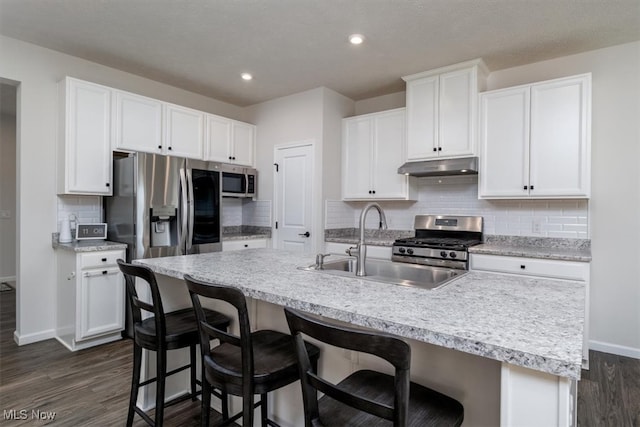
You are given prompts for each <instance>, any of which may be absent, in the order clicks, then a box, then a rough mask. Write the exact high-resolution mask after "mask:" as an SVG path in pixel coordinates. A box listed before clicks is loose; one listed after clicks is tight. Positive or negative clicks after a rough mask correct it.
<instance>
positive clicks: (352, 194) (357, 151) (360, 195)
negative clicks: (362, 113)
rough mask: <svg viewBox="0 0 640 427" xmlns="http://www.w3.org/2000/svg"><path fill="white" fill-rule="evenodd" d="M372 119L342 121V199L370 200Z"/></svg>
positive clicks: (361, 118) (360, 118)
mask: <svg viewBox="0 0 640 427" xmlns="http://www.w3.org/2000/svg"><path fill="white" fill-rule="evenodd" d="M372 128H373V125H372V119H371V118H370V116H369V117H358V118H350V119H345V120H344V121H343V137H342V198H343V199H370V198H372V197H373V193H372V192H373V189H372V188H371V160H372V153H371V147H372V138H373V135H372Z"/></svg>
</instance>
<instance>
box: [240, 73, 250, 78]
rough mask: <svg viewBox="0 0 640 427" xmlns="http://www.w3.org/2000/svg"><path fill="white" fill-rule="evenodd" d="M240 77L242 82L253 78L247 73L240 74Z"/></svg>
mask: <svg viewBox="0 0 640 427" xmlns="http://www.w3.org/2000/svg"><path fill="white" fill-rule="evenodd" d="M240 77H242V80H251V79H253V76H252V75H251V74H249V73H242V74H240Z"/></svg>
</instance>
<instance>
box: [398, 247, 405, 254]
mask: <svg viewBox="0 0 640 427" xmlns="http://www.w3.org/2000/svg"><path fill="white" fill-rule="evenodd" d="M398 252H400V253H401V254H403V253H405V252H406V249H405V248H400V249H398Z"/></svg>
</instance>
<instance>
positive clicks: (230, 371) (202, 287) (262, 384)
mask: <svg viewBox="0 0 640 427" xmlns="http://www.w3.org/2000/svg"><path fill="white" fill-rule="evenodd" d="M184 280H185V282H186V283H187V287H188V288H189V293H190V294H191V300H192V302H193V308H194V310H195V312H196V316H197V318H198V326H199V328H200V341H201V344H200V347H201V348H203V349H204V352H205V353H204V358H203V359H204V362H203V364H204V367H205V376H204V380H205V381H203V386H202V419H203V420H204V423H203V424H202V425H203V426H206V425H208V422H209V405H210V393H209V391H210V387H211V386H215V387H216V388H219V389H220V390H222V391H223V392H227V393H229V394H232V395H234V396H241V397H242V411H241V412H239V413H237V414H235V415H234V416H232V417H231V418H228V419H226V420H225V421H224V422H223V423H222V424H219V427H220V426H226V425H228V424H230V423H232V422H234V421H235V420H237V419H238V418H240V417H242V425H243V426H244V427H253V411H254V409H255V408H257V407H258V406H260V410H261V411H260V417H261V421H262V427H266V426H267V425H270V426H276V427H278V424H276V423H275V422H274V421H272V420H270V419H269V418H268V417H267V408H268V400H267V395H268V393H269V392H271V391H273V390H276V389H278V388H280V387H284V386H286V385H288V384H291V383H292V382H294V381H296V380H298V378H299V377H298V375H299V374H298V363H297V358H296V353H295V347H294V345H293V340H292V338H291V335H288V334H283V333H281V332H277V331H271V330H259V331H254V332H251V327H250V325H249V314H248V311H247V302H246V299H245V297H244V294H243V293H242V292H241V291H240V290H238V289H235V288H231V287H228V286H223V285H218V284H211V283H205V282H202V281H199V280H196V279H194V278H193V277H191V276H189V275H185V276H184ZM200 297H204V298H210V299H214V300H221V301H225V302H227V303H229V304H231V305H232V306H233V307H235V309H236V310H237V312H238V323H239V326H240V336H237V335H233V334H230V333H227V332H225V331H221V330H220V329H216V328H214V327H212V325H211V324H209V322H208V321H207V320H205V319H204V312H203V309H202V305H201V302H200ZM215 338H217V339H219V340H220V343H221V344H220V345H219V346H217V347H214V348H213V349H209V348H208V345H207V344H208V343H209V341H210V340H211V339H215ZM302 345H303V346H304V348H305V351H306V352H307V354H308V355H309V364H310V367H309V369H310V370H314V371H315V370H316V369H317V361H318V356H319V353H320V350H319V349H318V347H316V346H314V345H312V344H309V343H303V344H302ZM255 394H259V395H260V401H259V402H257V403H256V404H255V405H254V395H255Z"/></svg>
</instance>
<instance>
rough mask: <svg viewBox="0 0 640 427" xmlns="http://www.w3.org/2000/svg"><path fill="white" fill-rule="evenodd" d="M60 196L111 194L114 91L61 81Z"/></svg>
mask: <svg viewBox="0 0 640 427" xmlns="http://www.w3.org/2000/svg"><path fill="white" fill-rule="evenodd" d="M59 91H60V110H59V114H60V117H59V135H58V174H57V175H58V182H57V187H58V193H59V194H89V195H91V194H94V195H111V194H112V188H111V174H112V172H111V171H112V166H111V91H110V89H109V88H107V87H104V86H100V85H96V84H93V83H88V82H83V81H80V80H76V79H73V78H70V77H67V78H65V79H64V80H63V81H61V82H60V87H59Z"/></svg>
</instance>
